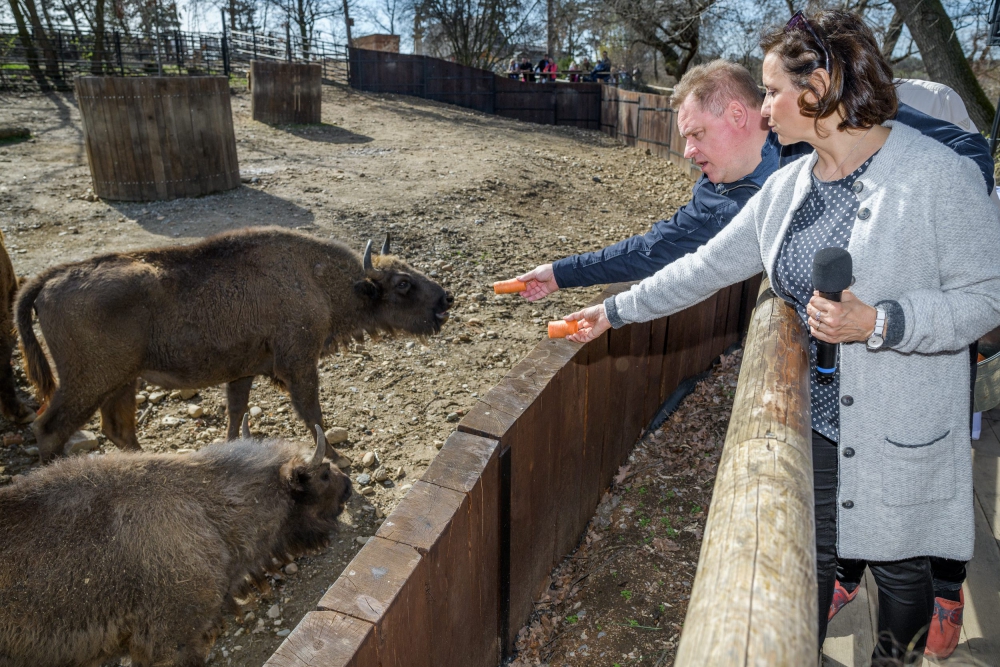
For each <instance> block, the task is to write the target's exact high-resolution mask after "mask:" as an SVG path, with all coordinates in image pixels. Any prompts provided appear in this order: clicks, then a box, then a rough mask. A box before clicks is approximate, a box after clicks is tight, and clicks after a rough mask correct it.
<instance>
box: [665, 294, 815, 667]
mask: <svg viewBox="0 0 1000 667" xmlns="http://www.w3.org/2000/svg"><path fill="white" fill-rule="evenodd" d="M764 288H765V289H762V292H761V297H760V299H759V300H758V301H759V305H758V306H757V309H756V310H755V311H754V314H753V317H752V319H751V322H750V329H749V333H748V334H747V340H746V347H745V349H744V353H743V366H742V368H741V369H740V379H739V384H738V386H737V388H736V398H735V400H734V402H733V413H732V417H731V418H730V420H729V430H728V432H727V433H726V443H725V446H724V448H723V450H722V458H721V459H720V461H719V469H718V472H717V474H716V478H715V489H714V490H713V492H712V506H711V508H710V509H709V512H708V522H707V523H706V525H705V538H704V539H703V540H702V543H701V556H700V557H699V559H698V572H697V574H696V575H695V580H694V588H693V589H692V590H691V602H690V604H689V605H688V612H687V617H686V618H685V619H684V630H683V633H682V634H681V641H680V646H679V648H678V650H677V659H676V660H675V661H674V665H675V667H702V666H703V665H713V666H714V667H737V666H739V667H744V666H747V665H760V666H761V667H799V666H801V665H814V664H816V658H817V655H818V647H817V636H816V615H817V609H816V548H815V544H816V543H815V529H814V523H815V522H814V511H813V474H812V426H811V421H810V413H811V410H810V404H809V354H808V352H807V350H808V347H807V342H806V341H807V335H806V330H805V327H804V325H803V324H802V320H801V319H800V318H799V316H798V315H797V314H796V313H795V309H794V308H793V307H792V306H790V305H789V304H787V303H785V302H784V301H782V300H781V299H779V298H778V297H777V296H775V294H774V292H772V291H771V290H770V289H769V288H767V285H766V284H765V286H764Z"/></svg>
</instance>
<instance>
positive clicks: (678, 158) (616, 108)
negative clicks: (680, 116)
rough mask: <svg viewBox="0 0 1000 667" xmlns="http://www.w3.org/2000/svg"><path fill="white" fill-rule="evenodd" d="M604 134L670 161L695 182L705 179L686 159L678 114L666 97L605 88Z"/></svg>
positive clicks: (602, 102) (602, 113)
mask: <svg viewBox="0 0 1000 667" xmlns="http://www.w3.org/2000/svg"><path fill="white" fill-rule="evenodd" d="M601 130H603V131H604V132H605V133H606V134H609V135H611V136H612V137H615V138H617V139H619V140H620V141H622V142H623V143H625V144H628V145H629V146H636V147H637V148H641V149H645V150H648V151H649V152H650V153H651V154H653V155H658V156H660V157H663V158H666V159H668V160H670V161H671V162H673V163H674V164H675V165H677V166H678V167H680V168H681V169H683V170H685V171H686V173H687V174H688V176H690V177H691V178H692V179H697V178H698V177H699V176H701V170H700V169H698V167H697V165H695V164H694V163H693V162H691V160H689V159H687V158H685V157H684V145H685V141H684V137H682V136H681V134H680V131H679V130H678V129H677V112H676V111H674V110H673V109H671V108H670V98H669V97H667V96H666V95H652V94H649V93H636V92H632V91H629V90H622V89H620V88H614V87H612V86H602V88H601Z"/></svg>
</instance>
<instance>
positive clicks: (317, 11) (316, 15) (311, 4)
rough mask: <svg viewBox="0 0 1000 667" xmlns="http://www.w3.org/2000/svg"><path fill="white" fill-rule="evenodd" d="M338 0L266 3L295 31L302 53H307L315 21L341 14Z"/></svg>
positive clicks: (314, 30)
mask: <svg viewBox="0 0 1000 667" xmlns="http://www.w3.org/2000/svg"><path fill="white" fill-rule="evenodd" d="M338 1H339V0H268V3H269V4H270V5H271V6H273V7H274V9H275V10H277V12H278V14H279V15H280V16H282V19H283V23H285V22H287V24H288V26H289V28H290V29H291V30H292V32H294V33H295V35H296V37H297V38H298V39H299V41H300V44H301V45H302V52H303V54H308V53H309V52H310V51H311V49H312V44H313V41H314V37H315V34H316V23H317V22H319V21H322V20H324V19H331V18H335V17H337V16H341V15H342V12H343V9H341V7H340V6H339V5H338Z"/></svg>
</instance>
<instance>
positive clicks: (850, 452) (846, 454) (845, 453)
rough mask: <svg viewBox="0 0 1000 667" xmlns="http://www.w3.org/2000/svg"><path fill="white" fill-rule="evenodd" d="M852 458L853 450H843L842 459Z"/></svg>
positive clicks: (848, 448)
mask: <svg viewBox="0 0 1000 667" xmlns="http://www.w3.org/2000/svg"><path fill="white" fill-rule="evenodd" d="M852 456H854V450H853V449H852V448H850V447H847V448H845V449H844V458H846V459H849V458H851V457H852Z"/></svg>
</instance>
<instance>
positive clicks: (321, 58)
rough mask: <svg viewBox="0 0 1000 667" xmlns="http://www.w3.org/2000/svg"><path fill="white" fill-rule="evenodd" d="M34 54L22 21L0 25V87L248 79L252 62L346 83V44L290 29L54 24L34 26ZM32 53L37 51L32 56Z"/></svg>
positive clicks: (32, 33) (32, 38)
mask: <svg viewBox="0 0 1000 667" xmlns="http://www.w3.org/2000/svg"><path fill="white" fill-rule="evenodd" d="M29 43H30V47H31V49H30V51H29V49H28V48H27V46H26V45H25V43H24V40H23V39H22V36H21V35H20V34H19V33H18V30H17V26H16V25H14V24H11V23H0V89H18V88H28V87H30V88H37V87H39V86H52V87H63V86H65V87H68V86H69V85H70V83H71V81H72V78H73V77H74V76H77V75H79V74H97V75H101V74H103V75H117V76H143V75H156V76H169V75H194V76H197V75H205V74H210V75H220V74H221V75H226V76H228V75H231V74H232V75H237V76H246V73H247V72H248V71H249V69H250V61H251V60H252V59H254V58H255V57H256V58H259V59H281V60H286V61H289V62H316V63H320V64H322V65H323V78H324V79H325V80H326V81H330V82H333V81H335V82H339V83H347V48H346V47H345V46H343V45H342V44H336V43H334V42H329V41H324V40H319V39H312V40H305V42H303V40H302V39H301V38H298V37H296V36H294V35H291V34H289V33H287V32H286V34H285V35H278V36H276V35H274V34H273V33H255V32H249V33H246V32H237V31H229V30H226V31H225V32H220V33H207V32H188V31H183V30H160V31H157V32H155V33H152V34H125V33H121V32H119V31H116V30H109V31H105V32H104V33H102V39H98V38H97V33H93V32H85V31H75V30H69V29H62V28H56V29H54V30H44V31H32V32H31V34H30V40H29ZM31 54H33V55H31Z"/></svg>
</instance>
